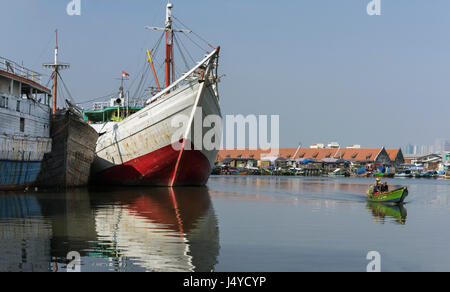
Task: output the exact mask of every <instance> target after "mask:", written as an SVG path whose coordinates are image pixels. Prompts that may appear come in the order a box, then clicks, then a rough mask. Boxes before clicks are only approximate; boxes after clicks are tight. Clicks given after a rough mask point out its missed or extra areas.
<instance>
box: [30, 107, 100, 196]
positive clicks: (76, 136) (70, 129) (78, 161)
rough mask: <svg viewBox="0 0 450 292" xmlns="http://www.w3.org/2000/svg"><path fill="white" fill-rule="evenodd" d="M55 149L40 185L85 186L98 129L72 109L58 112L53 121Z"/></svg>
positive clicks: (43, 166)
mask: <svg viewBox="0 0 450 292" xmlns="http://www.w3.org/2000/svg"><path fill="white" fill-rule="evenodd" d="M51 137H52V140H53V144H52V152H51V153H49V154H46V155H45V157H44V161H43V163H42V171H41V174H40V175H39V178H38V186H39V187H51V188H54V187H56V188H71V187H82V186H86V185H87V184H88V182H89V174H90V170H91V165H92V162H93V161H94V153H95V146H96V143H97V139H98V134H97V132H96V131H95V130H94V129H93V128H92V127H91V126H90V125H89V124H88V123H86V122H85V121H83V120H82V119H81V118H80V116H78V115H77V114H76V113H74V112H73V111H72V110H70V109H69V110H64V111H63V112H59V113H57V114H56V115H55V116H54V117H53V119H52V123H51Z"/></svg>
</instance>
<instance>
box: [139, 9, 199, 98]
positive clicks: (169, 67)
mask: <svg viewBox="0 0 450 292" xmlns="http://www.w3.org/2000/svg"><path fill="white" fill-rule="evenodd" d="M172 8H173V4H172V3H170V2H169V3H167V7H166V27H164V28H161V27H152V26H147V27H146V29H149V30H159V31H165V34H166V59H165V62H164V63H165V65H166V66H165V67H166V76H165V77H166V88H168V87H169V86H170V84H171V83H172V81H175V63H174V45H173V34H174V32H183V33H191V32H192V31H190V30H184V29H173V27H172V23H173V22H172ZM168 93H169V92H168Z"/></svg>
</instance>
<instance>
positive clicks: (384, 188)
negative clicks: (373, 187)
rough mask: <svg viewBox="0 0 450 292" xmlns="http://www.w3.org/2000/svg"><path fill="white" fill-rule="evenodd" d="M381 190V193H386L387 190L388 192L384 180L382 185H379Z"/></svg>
mask: <svg viewBox="0 0 450 292" xmlns="http://www.w3.org/2000/svg"><path fill="white" fill-rule="evenodd" d="M381 192H382V193H387V192H389V186H388V184H387V182H384V183H383V185H382V187H381Z"/></svg>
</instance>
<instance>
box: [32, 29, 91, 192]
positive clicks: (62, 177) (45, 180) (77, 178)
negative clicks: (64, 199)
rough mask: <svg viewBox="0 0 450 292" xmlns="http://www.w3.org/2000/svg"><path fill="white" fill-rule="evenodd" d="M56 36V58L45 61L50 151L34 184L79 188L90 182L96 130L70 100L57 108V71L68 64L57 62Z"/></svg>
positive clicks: (59, 77) (48, 186)
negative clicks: (49, 89) (50, 102)
mask: <svg viewBox="0 0 450 292" xmlns="http://www.w3.org/2000/svg"><path fill="white" fill-rule="evenodd" d="M56 35H57V37H56V39H57V40H56V47H55V61H54V63H50V64H44V67H45V68H49V69H52V70H53V75H52V77H53V115H52V118H51V131H50V136H51V138H52V152H51V153H48V154H46V155H45V158H44V161H43V165H42V171H41V173H40V175H39V178H38V183H37V184H38V185H39V186H40V187H47V188H55V187H56V188H68V187H81V186H86V185H87V184H88V182H89V175H90V170H91V165H92V162H93V160H94V151H95V145H96V142H97V139H98V133H97V132H96V131H95V130H94V129H93V128H92V127H90V126H89V125H88V124H87V123H86V122H85V121H84V120H83V115H82V111H81V110H80V109H78V108H77V107H76V106H75V105H73V104H72V103H70V101H68V100H66V106H65V108H63V109H58V108H57V97H58V80H61V81H62V79H61V75H60V73H59V72H60V70H62V69H67V68H69V64H67V63H60V62H59V61H58V32H56Z"/></svg>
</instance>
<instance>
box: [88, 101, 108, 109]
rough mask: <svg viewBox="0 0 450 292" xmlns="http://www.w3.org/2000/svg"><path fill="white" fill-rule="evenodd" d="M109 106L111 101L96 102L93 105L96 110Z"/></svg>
mask: <svg viewBox="0 0 450 292" xmlns="http://www.w3.org/2000/svg"><path fill="white" fill-rule="evenodd" d="M108 107H109V102H95V103H94V104H93V106H92V108H93V110H94V111H101V110H104V109H105V108H108Z"/></svg>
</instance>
